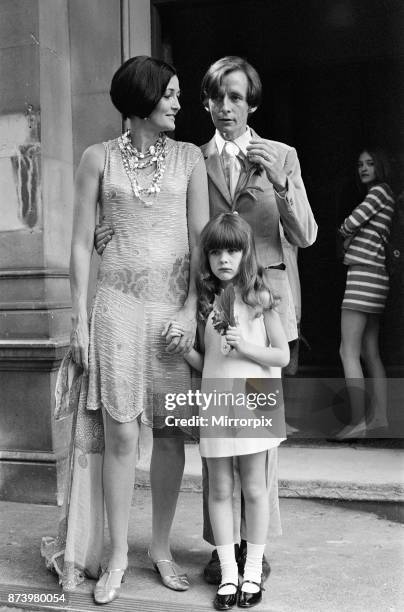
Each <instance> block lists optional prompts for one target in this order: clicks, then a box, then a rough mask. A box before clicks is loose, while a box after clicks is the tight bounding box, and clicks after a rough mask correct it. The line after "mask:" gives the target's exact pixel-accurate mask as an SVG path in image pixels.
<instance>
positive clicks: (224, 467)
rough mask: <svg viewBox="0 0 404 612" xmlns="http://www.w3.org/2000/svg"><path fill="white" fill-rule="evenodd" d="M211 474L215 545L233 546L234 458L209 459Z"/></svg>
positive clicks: (211, 518) (209, 471)
mask: <svg viewBox="0 0 404 612" xmlns="http://www.w3.org/2000/svg"><path fill="white" fill-rule="evenodd" d="M206 461H207V464H208V473H209V516H210V520H211V523H212V529H213V535H214V538H215V544H216V545H217V546H221V545H223V544H233V503H232V500H233V486H234V477H233V458H232V457H215V458H214V459H207V460H206Z"/></svg>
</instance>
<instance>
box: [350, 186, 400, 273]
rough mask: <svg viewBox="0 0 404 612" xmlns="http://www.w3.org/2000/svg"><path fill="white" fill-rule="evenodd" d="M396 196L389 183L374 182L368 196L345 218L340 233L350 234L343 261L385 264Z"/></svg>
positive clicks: (378, 265) (382, 266) (379, 265)
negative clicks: (375, 183)
mask: <svg viewBox="0 0 404 612" xmlns="http://www.w3.org/2000/svg"><path fill="white" fill-rule="evenodd" d="M393 211H394V196H393V192H392V190H391V189H390V187H389V186H388V185H387V184H386V183H380V184H378V185H373V187H371V188H370V190H369V193H368V194H367V196H366V198H365V199H364V200H363V202H361V203H360V204H359V205H358V206H357V207H356V208H354V210H353V212H352V213H351V214H350V215H349V217H347V218H346V219H345V221H344V222H343V224H342V225H341V227H340V228H339V231H340V233H341V234H342V235H343V236H344V237H345V238H351V241H350V243H349V246H348V248H347V250H346V252H345V257H344V264H346V265H347V266H350V265H355V264H362V265H373V266H377V267H380V268H384V267H385V263H386V254H385V244H386V243H387V242H388V239H389V236H390V228H391V220H392V217H393Z"/></svg>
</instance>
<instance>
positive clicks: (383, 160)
mask: <svg viewBox="0 0 404 612" xmlns="http://www.w3.org/2000/svg"><path fill="white" fill-rule="evenodd" d="M362 153H368V155H370V157H371V158H372V159H373V163H374V165H375V182H374V185H377V184H380V183H387V185H389V187H391V185H390V181H391V164H390V159H389V156H388V154H387V153H386V151H385V150H384V149H382V148H381V147H379V146H378V145H375V144H372V143H369V144H368V146H365V147H362V148H361V149H360V151H359V153H358V155H357V159H359V157H360V156H361V155H362ZM356 185H357V187H358V189H359V191H360V192H361V193H365V192H366V187H364V185H363V184H362V182H361V180H360V178H359V174H358V171H357V172H356Z"/></svg>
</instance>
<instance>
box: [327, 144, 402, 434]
mask: <svg viewBox="0 0 404 612" xmlns="http://www.w3.org/2000/svg"><path fill="white" fill-rule="evenodd" d="M357 172H358V175H357V176H358V180H359V185H360V187H361V190H362V191H363V192H364V193H365V194H366V197H365V198H364V200H363V202H361V203H360V204H359V205H358V206H357V207H356V208H355V209H354V210H353V212H352V213H351V214H350V215H349V217H347V218H346V219H345V221H344V222H343V224H342V225H341V227H340V229H339V231H340V233H341V235H342V236H343V237H344V238H345V243H344V247H345V256H344V264H345V265H347V266H348V273H347V280H346V289H345V295H344V300H343V302H342V306H341V308H342V310H341V347H340V355H341V359H342V363H343V367H344V373H345V378H346V379H347V383H349V384H348V393H349V398H350V403H351V412H352V424H349V425H347V426H346V427H344V428H343V429H342V431H340V432H339V433H338V434H337V436H336V438H337V439H340V440H343V439H346V438H359V437H362V436H364V435H365V433H366V432H369V431H372V430H373V431H375V430H377V429H379V430H380V429H385V428H386V427H387V425H388V423H387V383H386V372H385V370H384V366H383V363H382V361H381V358H380V352H379V325H380V315H381V314H382V313H383V311H384V309H385V305H386V299H387V293H388V290H389V277H388V274H387V270H386V253H385V245H386V244H387V242H388V239H389V235H390V227H391V220H392V216H393V211H394V196H393V192H392V190H391V188H390V186H389V185H388V184H387V181H388V175H389V165H388V161H387V158H386V156H385V154H384V152H383V151H381V150H379V149H374V148H366V149H364V150H363V151H362V152H361V154H360V156H359V159H358V170H357ZM361 358H362V359H363V361H364V363H365V366H366V371H367V374H368V376H369V377H370V379H369V382H370V384H371V385H372V386H371V393H370V397H371V398H372V403H373V404H374V405H373V407H372V410H371V416H370V418H369V419H368V422H366V420H365V380H364V376H363V370H362V365H361Z"/></svg>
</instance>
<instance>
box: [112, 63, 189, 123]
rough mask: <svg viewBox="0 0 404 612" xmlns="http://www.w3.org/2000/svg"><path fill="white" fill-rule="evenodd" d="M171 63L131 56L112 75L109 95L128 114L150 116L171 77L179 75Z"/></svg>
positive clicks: (130, 115) (121, 111) (129, 115)
mask: <svg viewBox="0 0 404 612" xmlns="http://www.w3.org/2000/svg"><path fill="white" fill-rule="evenodd" d="M176 74H177V73H176V70H175V68H174V67H173V66H170V64H166V62H162V61H160V60H157V59H154V58H152V57H148V56H147V55H138V56H137V57H131V58H130V59H128V60H127V61H126V62H125V63H124V64H122V66H121V67H120V68H118V70H117V71H116V72H115V74H114V76H113V77H112V82H111V89H110V92H109V93H110V96H111V100H112V103H113V105H114V106H115V108H117V109H118V111H119V112H120V113H122V115H123V117H124V119H126V118H128V117H134V116H136V117H140V118H141V119H144V118H145V117H148V116H149V115H150V113H151V112H152V111H153V109H154V108H155V107H156V105H157V104H158V102H159V101H160V99H161V98H162V96H163V94H164V92H165V90H166V89H167V85H168V83H169V81H170V79H171V78H172V77H173V76H174V75H176Z"/></svg>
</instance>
